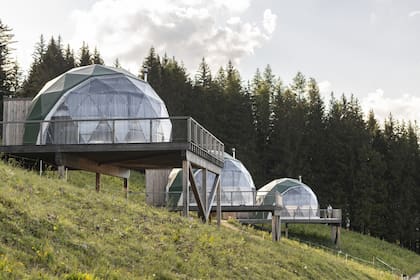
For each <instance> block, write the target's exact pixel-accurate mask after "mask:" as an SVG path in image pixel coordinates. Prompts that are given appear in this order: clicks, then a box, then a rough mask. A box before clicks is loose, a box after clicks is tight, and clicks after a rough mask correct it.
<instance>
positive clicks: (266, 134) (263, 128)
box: [251, 65, 275, 184]
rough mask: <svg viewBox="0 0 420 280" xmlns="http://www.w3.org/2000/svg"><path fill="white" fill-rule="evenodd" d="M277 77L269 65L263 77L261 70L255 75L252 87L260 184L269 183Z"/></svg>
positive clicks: (258, 180) (257, 175)
mask: <svg viewBox="0 0 420 280" xmlns="http://www.w3.org/2000/svg"><path fill="white" fill-rule="evenodd" d="M274 90H275V77H274V75H273V74H272V71H271V67H270V66H269V65H267V67H266V68H265V69H264V73H263V75H262V76H261V74H260V72H259V70H258V69H257V72H256V73H255V76H254V79H253V81H252V87H251V98H252V107H253V119H254V125H255V133H256V136H255V137H256V148H257V149H258V151H259V153H258V157H259V158H258V166H259V170H258V171H257V173H256V181H257V183H258V184H260V183H263V182H264V181H267V178H268V177H269V176H268V169H269V162H268V160H267V159H268V157H269V150H268V145H269V141H270V134H271V128H272V116H273V115H272V106H271V101H272V99H273V96H274Z"/></svg>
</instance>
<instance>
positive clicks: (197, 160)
mask: <svg viewBox="0 0 420 280" xmlns="http://www.w3.org/2000/svg"><path fill="white" fill-rule="evenodd" d="M185 156H186V159H187V160H188V161H190V162H191V164H193V165H196V166H198V167H200V168H206V169H207V170H209V171H211V172H213V173H215V174H220V173H221V172H222V167H221V166H218V165H216V164H214V163H212V162H211V161H209V160H206V159H204V158H202V157H200V156H198V155H196V154H194V153H193V152H190V151H186V153H185Z"/></svg>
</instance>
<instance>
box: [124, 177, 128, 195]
mask: <svg viewBox="0 0 420 280" xmlns="http://www.w3.org/2000/svg"><path fill="white" fill-rule="evenodd" d="M123 180H124V193H125V198H126V199H128V179H127V178H124V179H123Z"/></svg>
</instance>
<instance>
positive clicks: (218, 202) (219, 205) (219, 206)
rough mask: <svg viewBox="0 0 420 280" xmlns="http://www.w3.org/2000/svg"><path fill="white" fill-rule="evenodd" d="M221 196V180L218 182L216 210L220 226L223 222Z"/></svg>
mask: <svg viewBox="0 0 420 280" xmlns="http://www.w3.org/2000/svg"><path fill="white" fill-rule="evenodd" d="M221 196H222V188H221V186H220V180H219V181H218V183H217V197H216V200H217V211H216V215H217V226H218V227H220V224H221V223H222V201H221Z"/></svg>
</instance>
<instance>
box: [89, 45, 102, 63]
mask: <svg viewBox="0 0 420 280" xmlns="http://www.w3.org/2000/svg"><path fill="white" fill-rule="evenodd" d="M92 64H100V65H104V60H103V59H102V57H101V55H100V53H99V50H98V49H97V48H96V47H95V49H94V50H93V55H92Z"/></svg>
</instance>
